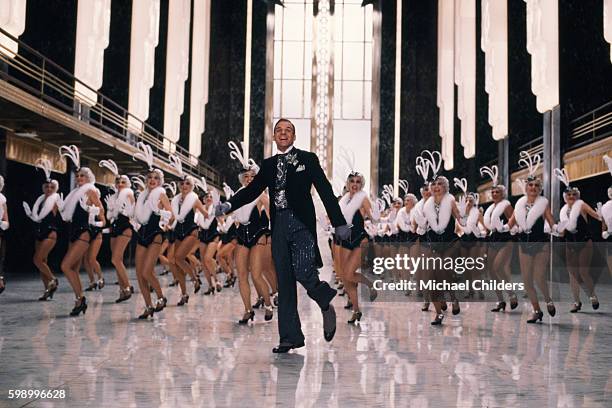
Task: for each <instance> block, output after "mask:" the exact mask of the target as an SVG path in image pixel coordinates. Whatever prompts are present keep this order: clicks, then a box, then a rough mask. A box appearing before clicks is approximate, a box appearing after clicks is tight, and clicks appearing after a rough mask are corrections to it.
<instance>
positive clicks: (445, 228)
mask: <svg viewBox="0 0 612 408" xmlns="http://www.w3.org/2000/svg"><path fill="white" fill-rule="evenodd" d="M427 153H428V154H429V155H430V158H431V160H430V161H429V163H430V166H431V168H432V170H433V181H432V182H431V186H430V190H431V192H432V196H431V197H429V199H428V200H427V201H426V202H425V204H424V205H423V214H424V216H425V218H426V220H427V226H428V228H429V229H428V230H427V233H426V237H427V243H428V245H429V246H430V250H431V251H432V252H433V253H434V254H436V253H439V255H437V256H440V257H441V258H442V259H445V258H448V257H452V256H453V255H454V248H453V243H454V242H455V241H457V239H458V237H457V234H456V232H455V220H457V221H459V220H460V218H461V215H460V213H459V209H458V208H457V203H456V202H455V198H454V197H453V196H452V195H451V194H450V193H449V183H448V179H447V178H446V177H444V176H440V175H438V171H439V170H440V167H441V165H442V158H441V155H440V153H439V152H433V153H430V152H427ZM430 272H431V273H430V276H431V277H432V278H433V279H435V280H436V281H437V282H442V281H447V282H449V283H450V281H451V280H453V279H454V276H453V275H452V274H453V273H454V272H452V271H451V272H450V273H449V272H447V271H442V270H441V269H440V268H436V270H434V271H430ZM449 294H450V297H451V300H452V302H453V303H452V312H453V314H454V315H456V314H459V312H460V311H461V309H460V307H459V301H458V300H457V299H456V294H455V293H454V291H450V292H449ZM431 300H432V302H433V304H434V307H435V309H436V317H435V319H434V320H433V321H432V322H431V324H432V325H434V326H435V325H440V324H442V319H444V314H442V311H443V308H444V309H445V308H446V302H445V301H444V293H443V292H440V291H433V292H432V293H431Z"/></svg>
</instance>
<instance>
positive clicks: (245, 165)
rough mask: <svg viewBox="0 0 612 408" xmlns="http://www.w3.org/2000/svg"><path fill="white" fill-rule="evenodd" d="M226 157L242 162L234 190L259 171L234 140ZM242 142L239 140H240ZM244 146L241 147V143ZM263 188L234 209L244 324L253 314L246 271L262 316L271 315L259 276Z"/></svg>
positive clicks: (243, 187)
mask: <svg viewBox="0 0 612 408" xmlns="http://www.w3.org/2000/svg"><path fill="white" fill-rule="evenodd" d="M228 145H229V146H230V149H231V152H230V157H232V158H234V159H237V160H238V161H239V162H240V164H241V165H242V169H241V171H240V173H239V175H238V180H239V181H240V184H241V185H242V187H241V188H240V189H238V191H236V194H239V193H240V191H241V190H244V189H245V188H246V187H247V186H248V185H249V184H250V183H251V181H253V179H254V178H255V175H257V173H258V172H259V166H257V164H255V162H253V159H248V158H246V157H244V156H243V155H242V152H241V150H240V149H239V148H238V146H237V145H236V144H235V143H234V142H229V143H228ZM241 146H242V142H241ZM243 148H244V147H243ZM265 198H266V197H265V195H264V194H263V191H262V192H261V193H260V194H259V195H258V197H256V199H255V200H253V201H251V202H250V203H248V204H246V205H244V206H242V207H241V208H238V209H236V210H235V211H234V218H235V219H236V221H237V222H238V223H239V225H238V227H237V229H236V236H237V241H238V247H237V248H236V268H237V270H238V286H239V288H240V296H241V297H242V302H243V303H244V309H245V312H244V315H243V316H242V319H240V320H238V323H239V324H247V323H248V322H249V320H251V321H252V320H253V319H254V318H255V310H253V305H252V304H251V287H250V284H249V272H250V275H251V277H252V279H253V285H254V286H255V288H256V290H257V292H258V293H259V294H260V295H261V296H263V298H264V319H265V320H266V321H269V320H271V319H272V316H273V308H272V303H271V301H270V292H269V291H268V284H267V283H266V281H265V279H264V278H263V270H262V269H263V268H262V266H263V265H262V262H261V260H262V257H263V250H264V246H265V240H266V237H265V229H266V226H264V225H262V224H261V214H260V207H262V206H264V205H265Z"/></svg>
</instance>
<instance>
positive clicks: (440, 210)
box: [327, 151, 612, 325]
mask: <svg viewBox="0 0 612 408" xmlns="http://www.w3.org/2000/svg"><path fill="white" fill-rule="evenodd" d="M604 160H605V162H606V163H607V165H608V168H609V169H610V172H611V174H612V159H610V158H608V157H607V156H605V157H604ZM539 163H540V157H539V156H537V155H536V156H531V155H530V154H529V153H527V152H521V155H520V164H521V165H524V166H525V167H526V168H527V169H528V176H527V178H526V180H524V181H520V183H521V187H522V188H523V196H522V197H521V198H519V199H518V201H517V202H516V204H515V205H514V206H512V204H511V203H510V201H509V200H508V197H507V196H508V194H507V191H506V188H505V186H504V185H502V184H499V182H498V181H499V180H498V169H497V167H496V166H492V167H483V168H481V175H482V176H483V177H489V178H490V179H491V183H492V187H491V190H490V198H491V201H492V203H491V204H490V205H489V206H488V207H487V209H486V211H483V209H481V208H480V207H479V201H480V200H479V198H480V195H479V194H478V193H475V192H471V191H469V190H468V186H467V180H466V179H457V178H455V179H454V180H453V181H454V185H455V187H457V188H458V189H459V191H460V195H459V199H458V200H457V199H455V197H454V196H453V195H452V194H450V185H449V181H448V179H447V178H446V177H444V176H443V175H441V174H439V170H440V167H441V156H440V154H439V152H429V151H425V152H424V153H423V155H422V156H419V157H418V158H417V162H416V171H417V173H419V174H420V175H421V176H422V177H423V181H424V183H423V186H422V187H421V188H420V191H419V192H420V195H421V199H417V197H416V196H415V195H414V194H411V193H409V192H408V186H407V183H405V182H403V181H402V182H401V183H400V187H401V188H402V190H403V191H404V198H403V200H402V199H401V198H392V197H393V196H392V192H393V190H392V189H391V188H389V187H385V189H384V190H383V198H378V199H376V200H369V199H368V198H367V194H366V193H365V192H364V191H363V190H362V189H363V184H364V179H363V176H362V175H361V174H359V173H357V172H354V171H351V172H350V174H349V176H348V178H347V182H346V187H345V190H344V191H345V193H344V195H343V196H341V197H339V200H340V206H341V208H342V210H343V214H344V216H345V219H346V222H347V224H349V225H352V227H351V240H349V241H344V242H342V241H338V240H335V239H330V245H331V247H332V254H333V259H334V270H335V271H336V275H337V278H338V279H339V281H340V282H341V284H342V285H343V286H344V288H345V290H346V293H347V294H348V298H349V301H348V303H347V308H352V309H353V317H352V318H351V319H350V320H349V323H354V322H355V321H358V320H359V319H360V318H361V316H362V313H361V311H360V309H359V306H358V297H357V294H356V289H355V287H356V285H357V284H358V283H362V284H365V285H367V286H369V287H371V285H372V284H371V281H369V280H368V279H367V278H366V277H365V276H363V275H362V274H359V273H357V272H356V271H357V269H358V268H359V266H360V261H361V251H362V250H363V249H364V247H362V245H363V244H365V243H366V242H368V241H374V242H380V243H387V242H399V243H407V244H408V245H407V247H409V249H408V252H409V254H410V255H411V256H412V257H418V256H421V255H426V256H431V255H442V256H443V257H449V256H451V257H452V256H456V255H460V253H459V252H457V251H461V252H463V253H461V255H462V256H470V255H471V256H475V255H477V252H478V251H481V249H479V247H478V245H477V244H478V243H479V242H487V243H491V245H488V246H487V252H488V254H487V255H488V259H489V262H490V264H489V265H490V267H489V268H487V271H488V272H489V273H490V275H491V276H490V277H491V279H495V280H499V281H501V280H505V281H506V282H510V281H512V279H511V262H510V259H511V258H512V254H513V248H514V246H513V245H512V242H518V243H519V245H518V248H519V249H518V252H519V253H518V257H519V265H520V271H521V279H522V281H523V282H524V285H525V290H526V294H527V297H528V298H529V300H530V303H531V305H532V308H533V312H532V315H531V317H530V318H529V319H528V320H527V322H528V323H535V322H538V321H542V318H543V312H542V310H541V308H540V303H539V299H538V291H537V289H539V291H540V293H541V295H542V296H543V298H544V301H545V303H546V309H547V311H548V313H549V314H550V315H551V316H554V315H555V314H556V307H555V304H554V302H553V299H552V296H551V293H550V286H549V282H548V279H547V274H548V268H547V264H548V257H549V251H550V249H549V245H548V244H549V243H550V242H551V236H554V237H556V238H555V239H558V240H561V241H563V242H567V243H569V245H566V249H567V250H566V251H565V256H566V265H567V271H568V273H569V281H570V288H571V293H572V296H573V298H574V304H573V306H572V308H571V309H570V312H571V313H576V312H579V311H580V310H581V309H582V302H581V299H580V289H581V287H582V288H583V290H584V292H585V293H586V295H587V297H588V298H589V300H590V302H591V305H592V308H593V309H598V308H599V299H598V298H597V295H596V293H595V284H594V282H593V278H592V277H591V274H590V263H591V258H592V256H593V246H592V241H597V240H600V239H599V237H597V236H592V234H591V233H590V230H589V222H590V220H589V219H593V220H596V221H599V222H601V225H602V233H601V240H603V241H607V242H610V241H612V187H610V188H609V189H608V197H609V201H608V202H607V203H605V204H603V205H602V204H601V203H598V205H597V206H596V209H593V208H592V207H591V206H589V205H588V204H587V203H586V202H584V201H583V200H581V199H580V191H579V190H578V189H577V188H576V187H574V186H572V185H571V184H570V180H569V178H568V176H567V173H566V172H565V170H563V169H555V170H554V175H555V176H556V177H557V178H558V179H559V181H560V182H562V183H563V184H564V185H565V191H564V193H563V198H564V205H563V208H561V210H560V216H559V220H558V222H557V221H555V219H554V217H553V215H552V211H551V208H550V205H549V202H548V200H547V199H546V198H545V197H543V196H542V195H541V193H542V181H541V179H540V178H539V177H538V176H537V171H538V167H539ZM430 176H431V177H430ZM386 206H388V208H387V209H385V207H386ZM364 219H365V221H364ZM327 229H328V230H329V231H330V234H332V235H333V231H332V229H331V228H329V226H327ZM454 242H461V245H449V244H452V243H454ZM464 243H465V245H463V244H464ZM459 248H460V249H459ZM387 250H392V248H391V247H389V248H387ZM611 255H612V254H610V251H608V257H607V262H608V265H609V269H611V270H612V259H611V258H612V257H611ZM456 278H457V277H456V276H450V275H449V274H448V273H442V274H440V273H439V272H436V271H421V273H420V274H418V276H416V279H421V280H422V279H437V280H448V279H451V280H453V279H456ZM536 288H537V289H536ZM370 295H371V299H374V298H376V293H375V291H374V290H373V289H371V290H370ZM423 295H424V296H425V298H426V301H425V303H424V304H423V307H422V310H423V311H427V310H429V307H430V303H433V305H434V308H435V317H434V320H433V321H432V324H433V325H439V324H442V320H443V319H444V313H443V312H444V311H445V310H447V304H446V301H445V294H444V293H441V292H433V291H432V292H426V293H423ZM447 295H448V296H449V297H450V300H451V302H452V312H453V314H459V313H460V311H461V309H460V304H459V300H458V299H457V297H456V293H454V292H452V291H451V292H449V293H448V294H447ZM496 295H497V298H498V302H497V304H496V305H495V307H494V308H493V309H492V310H491V311H492V312H500V311H505V309H506V307H507V303H506V300H508V301H509V304H510V308H511V309H515V308H516V307H518V299H517V295H516V293H515V292H514V291H511V290H510V291H508V292H507V294H506V295H507V298H505V297H504V293H503V292H502V291H500V290H496ZM468 296H470V295H469V294H468Z"/></svg>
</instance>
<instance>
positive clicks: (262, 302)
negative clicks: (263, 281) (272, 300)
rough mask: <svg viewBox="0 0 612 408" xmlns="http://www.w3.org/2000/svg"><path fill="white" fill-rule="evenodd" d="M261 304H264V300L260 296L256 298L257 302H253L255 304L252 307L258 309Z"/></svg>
mask: <svg viewBox="0 0 612 408" xmlns="http://www.w3.org/2000/svg"><path fill="white" fill-rule="evenodd" d="M263 305H264V300H263V297H261V296H260V297H258V298H257V302H255V304H254V305H253V306H252V307H253V309H259V308H260V307H262V306H263Z"/></svg>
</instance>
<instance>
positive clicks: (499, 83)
mask: <svg viewBox="0 0 612 408" xmlns="http://www.w3.org/2000/svg"><path fill="white" fill-rule="evenodd" d="M480 42H481V45H480V47H481V48H482V50H483V51H484V53H485V91H486V92H487V94H489V124H490V125H491V127H492V129H493V139H494V140H502V139H504V138H505V137H506V136H508V3H507V0H482V29H481V39H480Z"/></svg>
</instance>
